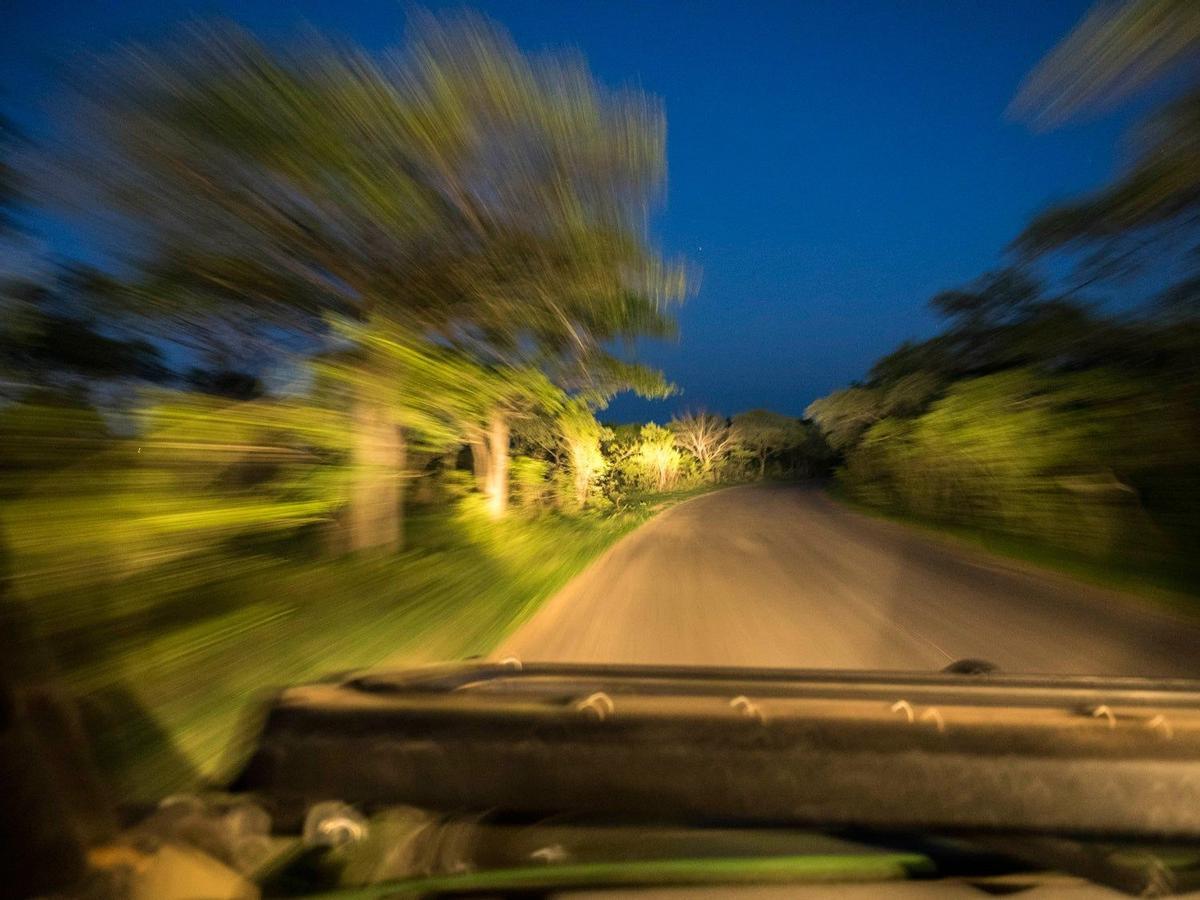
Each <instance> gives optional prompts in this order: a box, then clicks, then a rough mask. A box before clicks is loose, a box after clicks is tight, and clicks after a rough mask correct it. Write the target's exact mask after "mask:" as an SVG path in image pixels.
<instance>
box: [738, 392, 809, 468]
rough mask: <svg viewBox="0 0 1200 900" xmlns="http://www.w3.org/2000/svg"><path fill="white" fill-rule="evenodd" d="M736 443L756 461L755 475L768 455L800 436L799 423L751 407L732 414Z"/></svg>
mask: <svg viewBox="0 0 1200 900" xmlns="http://www.w3.org/2000/svg"><path fill="white" fill-rule="evenodd" d="M733 430H734V434H735V435H736V438H737V443H738V445H739V446H741V447H742V448H743V449H745V450H746V451H747V452H748V453H749V454H750V455H751V456H752V457H753V458H754V459H755V460H757V462H758V477H759V478H762V477H763V476H764V475H765V474H766V471H767V460H768V459H770V458H771V455H772V454H774V453H778V452H779V451H781V450H783V449H784V448H786V447H789V446H792V445H794V444H796V443H798V442H799V441H801V440H802V439H803V434H802V431H801V427H800V422H799V421H797V420H796V419H791V418H788V417H787V416H784V415H780V414H779V413H775V412H771V411H770V410H766V409H752V410H749V411H748V412H744V413H738V414H737V415H736V416H734V417H733Z"/></svg>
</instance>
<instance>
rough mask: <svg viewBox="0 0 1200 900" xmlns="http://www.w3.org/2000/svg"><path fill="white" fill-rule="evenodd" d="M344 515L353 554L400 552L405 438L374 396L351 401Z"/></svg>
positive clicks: (402, 532) (390, 415) (389, 414)
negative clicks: (350, 467)
mask: <svg viewBox="0 0 1200 900" xmlns="http://www.w3.org/2000/svg"><path fill="white" fill-rule="evenodd" d="M352 423H353V429H354V435H353V451H352V454H353V455H352V464H353V466H354V477H353V482H352V484H351V488H350V509H349V514H348V531H349V545H350V549H351V550H371V549H385V550H399V549H400V548H401V546H402V545H403V543H404V530H403V506H402V504H403V499H404V498H403V484H404V482H403V479H404V464H405V456H406V453H405V451H406V446H405V442H404V434H403V432H402V430H401V428H400V426H399V425H398V424H397V423H396V421H395V419H394V417H393V416H392V414H391V413H390V411H389V410H388V409H387V408H386V407H385V406H384V405H383V404H381V403H378V402H375V401H374V400H373V399H372V398H370V397H366V396H362V395H360V396H358V397H356V398H355V401H354V407H353V413H352Z"/></svg>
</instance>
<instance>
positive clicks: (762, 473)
mask: <svg viewBox="0 0 1200 900" xmlns="http://www.w3.org/2000/svg"><path fill="white" fill-rule="evenodd" d="M766 474H767V454H765V453H760V454H758V479H759V481H761V480H762V479H763V478H765V477H766Z"/></svg>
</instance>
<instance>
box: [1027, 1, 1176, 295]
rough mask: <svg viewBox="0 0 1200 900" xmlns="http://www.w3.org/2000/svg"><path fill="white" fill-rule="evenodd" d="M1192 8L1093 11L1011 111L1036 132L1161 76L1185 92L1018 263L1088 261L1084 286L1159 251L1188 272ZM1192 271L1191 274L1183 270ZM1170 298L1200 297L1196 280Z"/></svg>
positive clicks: (1030, 239) (1043, 229)
mask: <svg viewBox="0 0 1200 900" xmlns="http://www.w3.org/2000/svg"><path fill="white" fill-rule="evenodd" d="M1198 57H1200V4H1198V3H1196V2H1195V0H1127V2H1124V3H1110V4H1102V5H1098V6H1096V7H1095V8H1094V9H1093V10H1092V11H1091V12H1090V13H1088V15H1087V16H1086V17H1085V18H1084V19H1083V21H1081V22H1080V23H1079V25H1078V26H1076V28H1075V29H1074V30H1073V31H1072V32H1071V33H1070V34H1069V35H1068V36H1067V37H1066V38H1065V39H1064V40H1063V41H1062V42H1061V43H1060V44H1059V45H1058V46H1057V47H1055V48H1054V49H1053V50H1052V51H1051V52H1050V53H1049V54H1048V55H1047V56H1046V58H1045V59H1043V60H1042V62H1041V63H1040V64H1039V65H1038V66H1037V67H1036V68H1035V69H1034V70H1033V72H1031V73H1030V75H1029V76H1028V77H1027V78H1026V80H1025V82H1024V83H1023V84H1022V86H1021V89H1020V91H1019V92H1018V94H1017V96H1016V98H1015V99H1014V100H1013V103H1012V106H1011V107H1010V111H1011V112H1012V113H1013V114H1015V115H1017V116H1020V117H1022V118H1025V119H1027V120H1030V121H1032V122H1033V123H1034V124H1036V125H1038V126H1043V127H1053V126H1056V125H1060V124H1062V123H1063V122H1066V121H1068V120H1070V119H1072V118H1076V117H1078V116H1080V115H1082V114H1085V113H1089V112H1094V111H1096V110H1101V109H1105V108H1108V107H1111V106H1113V105H1115V104H1117V103H1119V102H1120V101H1122V100H1126V99H1128V98H1129V97H1130V96H1132V95H1134V94H1135V93H1138V92H1139V91H1142V90H1143V89H1145V88H1147V87H1148V86H1150V85H1151V84H1153V83H1154V82H1157V81H1160V80H1162V79H1164V78H1165V77H1167V76H1172V75H1180V76H1182V82H1183V84H1184V88H1183V90H1182V91H1181V92H1180V93H1179V94H1178V96H1176V97H1175V99H1173V100H1171V101H1170V102H1168V103H1166V104H1165V105H1164V106H1162V107H1161V108H1160V109H1158V110H1157V112H1155V113H1154V114H1153V115H1152V116H1151V118H1150V119H1149V121H1147V122H1146V123H1145V124H1144V125H1143V127H1142V128H1141V129H1140V131H1139V133H1138V135H1137V137H1138V141H1139V144H1140V148H1139V151H1138V153H1137V155H1136V157H1135V158H1134V160H1133V163H1132V165H1130V166H1129V167H1128V169H1127V170H1126V171H1125V172H1124V173H1123V174H1122V175H1121V176H1120V177H1119V178H1118V179H1117V180H1116V182H1115V183H1113V184H1111V185H1109V186H1108V187H1106V188H1103V189H1102V190H1100V191H1098V192H1097V193H1095V194H1093V195H1092V196H1090V197H1085V198H1084V199H1082V200H1079V201H1075V202H1071V203H1067V204H1064V205H1061V206H1058V207H1055V208H1052V209H1050V210H1048V211H1047V212H1045V213H1043V214H1042V215H1040V216H1038V217H1037V218H1035V219H1034V220H1033V222H1032V223H1030V225H1029V226H1028V227H1027V228H1026V229H1025V230H1024V231H1023V232H1022V233H1021V234H1020V236H1019V237H1018V238H1017V240H1016V242H1015V244H1016V247H1017V248H1018V249H1019V250H1020V251H1021V252H1023V253H1025V254H1028V255H1038V254H1043V253H1048V252H1051V251H1055V250H1074V249H1082V250H1086V251H1088V252H1089V254H1090V255H1089V256H1088V257H1087V258H1086V259H1085V265H1086V266H1087V267H1088V268H1089V269H1090V272H1091V274H1090V276H1089V277H1090V278H1093V279H1094V278H1098V277H1107V276H1110V275H1116V274H1124V273H1126V272H1129V271H1134V270H1136V269H1137V268H1138V267H1139V266H1140V265H1141V264H1143V263H1144V262H1145V260H1146V258H1147V256H1149V255H1153V256H1155V257H1156V258H1157V259H1158V268H1159V270H1160V272H1161V271H1162V268H1163V266H1162V260H1163V253H1164V251H1167V250H1170V251H1172V252H1173V253H1176V252H1177V251H1179V250H1182V251H1183V252H1182V253H1178V257H1179V258H1182V259H1183V260H1185V261H1186V260H1189V258H1190V261H1191V263H1192V264H1194V256H1193V255H1190V254H1189V251H1190V250H1194V249H1195V247H1196V246H1197V238H1198V232H1197V226H1198V224H1200V83H1198V82H1197V77H1198V73H1200V69H1198V68H1197V66H1196V62H1197V58H1198ZM1189 268H1192V266H1189ZM1185 278H1186V281H1187V286H1186V287H1185V288H1180V287H1177V288H1176V289H1175V290H1174V292H1173V293H1172V294H1171V296H1172V297H1175V298H1176V299H1178V298H1179V297H1180V296H1184V297H1186V298H1188V299H1189V300H1190V301H1191V302H1192V303H1193V304H1195V301H1196V299H1197V297H1200V277H1197V276H1196V275H1195V274H1194V268H1193V271H1192V272H1190V273H1189V274H1187V275H1186V276H1185Z"/></svg>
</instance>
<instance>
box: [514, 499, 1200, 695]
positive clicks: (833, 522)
mask: <svg viewBox="0 0 1200 900" xmlns="http://www.w3.org/2000/svg"><path fill="white" fill-rule="evenodd" d="M509 655H513V656H517V657H518V658H520V659H523V660H544V661H562V662H565V661H577V662H629V663H670V664H714V665H750V666H800V667H833V668H864V669H878V668H882V669H921V670H927V669H939V668H941V667H943V666H945V665H946V664H947V663H949V662H950V661H952V660H955V659H961V658H963V657H981V658H984V659H988V660H990V661H992V662H994V663H996V664H997V665H999V666H1000V667H1001V668H1003V669H1006V670H1008V671H1011V672H1054V673H1077V674H1120V675H1182V676H1196V677H1200V627H1197V626H1196V625H1192V624H1186V623H1183V622H1181V621H1180V620H1178V619H1175V618H1173V617H1170V616H1168V615H1166V614H1163V613H1161V612H1158V611H1156V610H1154V609H1153V608H1152V607H1147V605H1146V604H1145V603H1144V602H1140V601H1137V600H1134V599H1131V598H1127V597H1123V596H1121V595H1119V594H1115V593H1113V592H1109V591H1105V590H1101V589H1098V588H1093V587H1089V586H1086V585H1082V584H1079V583H1077V582H1074V581H1071V580H1069V579H1066V578H1064V577H1060V576H1056V575H1051V574H1042V573H1040V572H1033V571H1030V570H1028V569H1025V568H1023V567H1020V566H1017V565H1014V564H1010V563H1006V562H1005V561H1003V560H1000V559H997V558H994V557H990V556H987V555H984V554H982V553H979V552H975V551H973V550H968V549H963V548H959V547H958V546H957V545H950V544H948V543H945V542H943V541H940V540H937V539H934V538H930V537H926V536H924V535H923V534H920V533H917V532H914V531H912V530H910V529H906V528H904V527H903V526H900V525H895V524H892V523H889V522H881V521H878V520H875V519H872V518H869V517H866V516H863V515H860V514H858V513H855V512H852V511H850V510H848V509H846V508H844V507H842V506H840V505H838V504H836V503H834V502H833V501H831V500H829V499H828V498H827V497H826V496H825V495H824V494H822V493H821V492H819V491H817V490H815V489H811V488H797V487H778V486H752V487H741V488H734V489H731V490H725V491H721V492H719V493H714V494H708V495H705V496H702V497H698V498H696V499H694V500H690V501H688V502H686V503H683V504H681V505H679V506H677V507H674V508H673V509H670V510H668V511H667V512H665V513H663V514H662V515H660V516H658V517H657V518H655V519H653V520H651V521H650V522H649V523H647V524H646V525H645V526H643V527H642V528H640V529H639V530H638V531H636V532H634V533H633V534H631V535H629V536H627V537H626V538H625V539H623V540H622V541H621V542H620V543H618V544H617V545H616V546H614V547H613V548H612V549H610V550H609V551H608V552H607V553H606V554H605V555H604V556H603V557H601V558H600V559H599V560H597V561H596V562H595V563H594V564H593V565H592V566H591V567H590V568H589V569H588V570H587V571H585V572H583V573H582V574H581V575H580V576H579V577H577V578H576V579H575V580H574V581H572V582H571V583H570V584H569V585H567V586H566V588H564V589H563V590H562V591H561V592H560V593H559V594H557V595H556V596H555V597H553V598H552V599H551V600H550V601H549V602H548V603H547V604H546V606H544V607H543V608H542V609H541V610H540V611H539V612H538V613H537V614H536V615H535V616H534V618H533V619H531V620H530V621H529V622H527V623H526V624H525V625H524V626H523V627H522V628H521V629H520V630H518V631H517V632H516V633H515V634H514V635H513V636H512V637H511V638H510V639H509V640H508V641H507V642H506V643H505V644H504V645H503V646H502V647H501V648H500V650H499V651H498V652H497V656H509Z"/></svg>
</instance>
